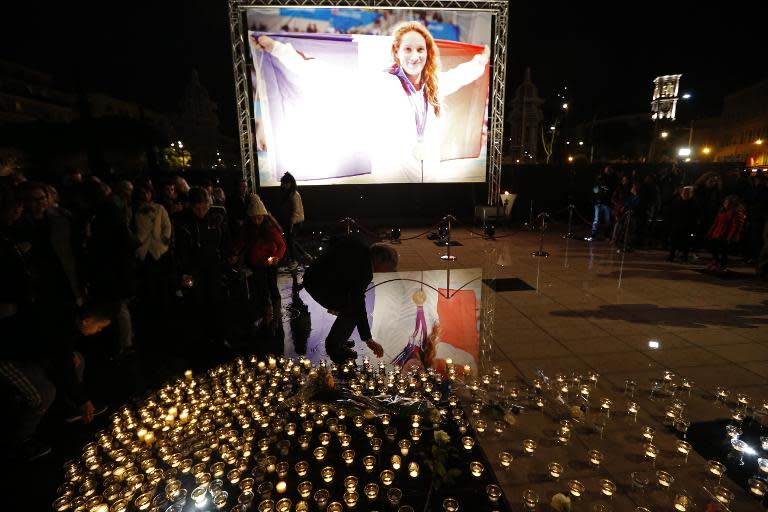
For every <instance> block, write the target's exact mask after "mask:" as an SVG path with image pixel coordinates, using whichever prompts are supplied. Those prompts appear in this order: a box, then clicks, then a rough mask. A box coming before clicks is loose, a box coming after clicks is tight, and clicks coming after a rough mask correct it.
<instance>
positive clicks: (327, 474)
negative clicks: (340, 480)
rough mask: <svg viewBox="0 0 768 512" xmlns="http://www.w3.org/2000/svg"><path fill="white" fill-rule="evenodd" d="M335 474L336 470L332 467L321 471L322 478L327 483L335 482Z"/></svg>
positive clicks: (326, 467)
mask: <svg viewBox="0 0 768 512" xmlns="http://www.w3.org/2000/svg"><path fill="white" fill-rule="evenodd" d="M334 473H336V470H334V469H333V468H332V467H331V466H325V467H324V468H323V469H321V470H320V476H321V477H323V482H325V483H331V482H333V475H334Z"/></svg>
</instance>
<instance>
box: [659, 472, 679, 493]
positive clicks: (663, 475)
mask: <svg viewBox="0 0 768 512" xmlns="http://www.w3.org/2000/svg"><path fill="white" fill-rule="evenodd" d="M656 480H657V481H658V482H659V487H661V488H663V489H669V488H670V487H671V486H672V484H673V483H674V482H675V477H673V476H672V475H670V474H669V473H667V472H666V471H657V472H656Z"/></svg>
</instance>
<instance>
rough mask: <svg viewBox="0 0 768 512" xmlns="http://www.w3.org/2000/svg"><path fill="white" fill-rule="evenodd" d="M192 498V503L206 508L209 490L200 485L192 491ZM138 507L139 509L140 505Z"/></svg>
mask: <svg viewBox="0 0 768 512" xmlns="http://www.w3.org/2000/svg"><path fill="white" fill-rule="evenodd" d="M190 497H191V498H192V501H193V502H194V503H195V506H196V507H197V508H204V507H205V504H206V502H207V501H208V488H207V487H206V486H204V485H199V486H197V487H195V488H194V489H192V494H190ZM136 506H137V508H138V504H137V505H136Z"/></svg>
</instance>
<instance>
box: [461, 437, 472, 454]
mask: <svg viewBox="0 0 768 512" xmlns="http://www.w3.org/2000/svg"><path fill="white" fill-rule="evenodd" d="M461 445H462V446H463V447H464V449H465V450H467V451H471V450H472V447H473V446H475V440H474V439H472V438H471V437H469V436H464V437H462V438H461Z"/></svg>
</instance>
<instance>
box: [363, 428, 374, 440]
mask: <svg viewBox="0 0 768 512" xmlns="http://www.w3.org/2000/svg"><path fill="white" fill-rule="evenodd" d="M363 432H364V433H365V437H367V438H369V439H370V438H372V437H374V436H375V435H376V427H375V426H374V425H366V426H365V428H364V429H363Z"/></svg>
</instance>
